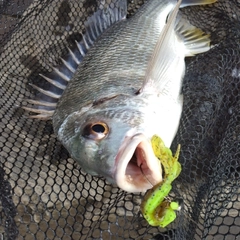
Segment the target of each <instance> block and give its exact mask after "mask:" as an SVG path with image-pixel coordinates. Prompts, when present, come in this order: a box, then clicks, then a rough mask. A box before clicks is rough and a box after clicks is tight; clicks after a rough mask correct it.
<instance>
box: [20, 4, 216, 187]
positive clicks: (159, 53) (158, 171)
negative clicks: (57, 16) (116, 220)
mask: <svg viewBox="0 0 240 240" xmlns="http://www.w3.org/2000/svg"><path fill="white" fill-rule="evenodd" d="M214 2H216V0H195V1H194V0H182V1H176V0H150V1H147V2H146V3H145V4H144V5H143V6H142V7H141V8H140V9H139V10H138V12H137V13H136V14H135V15H134V16H132V17H131V18H129V19H127V18H126V13H127V2H126V1H120V3H119V5H118V7H116V8H114V9H110V8H109V9H108V10H106V9H105V10H99V11H97V13H95V14H94V15H93V16H92V17H91V18H90V19H89V20H88V22H87V30H86V34H85V35H83V39H82V41H81V42H77V43H76V45H77V47H78V49H77V50H76V51H75V52H74V51H72V50H69V55H68V57H67V59H68V60H66V59H65V60H63V65H62V66H60V67H59V68H54V69H53V74H52V75H51V77H45V76H43V77H44V78H45V79H46V80H47V81H48V82H49V83H50V84H51V85H52V89H50V90H44V89H42V88H39V87H37V86H35V88H36V89H37V90H38V91H39V92H41V95H40V97H39V98H38V99H37V100H29V102H30V103H31V104H33V107H31V108H29V107H25V109H26V110H28V111H31V112H34V113H37V115H35V116H32V117H35V118H39V119H49V118H50V119H52V124H53V129H54V132H55V134H56V136H57V138H58V139H59V140H60V142H61V143H62V144H63V146H64V147H65V148H66V149H67V150H68V152H69V153H70V155H71V157H72V158H73V159H74V160H75V161H77V162H78V163H79V164H80V166H81V168H82V169H83V170H84V171H85V172H87V173H89V174H91V175H93V176H103V177H105V178H106V179H107V181H109V182H110V183H113V184H116V185H117V186H118V187H119V188H121V189H123V190H124V191H127V192H146V191H147V190H148V189H151V188H152V186H154V185H156V184H158V183H160V182H162V181H163V170H162V166H161V161H159V159H158V158H157V157H156V156H155V154H154V151H153V149H152V146H151V138H152V136H154V135H157V136H160V137H161V139H162V140H163V142H164V144H165V146H166V147H168V148H169V147H170V146H171V143H172V141H173V139H174V137H175V134H176V132H177V129H178V126H179V121H180V117H181V113H182V105H183V100H184V98H183V95H182V93H181V87H182V81H183V77H184V74H185V60H184V59H185V57H188V56H194V55H196V54H200V53H203V52H206V51H208V50H209V49H210V47H211V45H210V36H209V35H208V34H205V33H204V32H203V31H202V30H200V29H198V28H196V27H194V26H193V25H191V24H190V23H189V22H188V20H186V19H185V18H184V17H183V16H182V15H181V12H180V11H179V8H180V7H185V6H192V5H201V4H211V3H214ZM106 11H108V13H107V14H106ZM102 21H104V23H103V22H102ZM76 56H77V57H76ZM69 59H70V60H71V61H70V60H69ZM69 62H71V64H69ZM74 64H75V65H74ZM69 65H70V66H69ZM72 65H74V68H72V67H71V66H72ZM57 78H58V79H57ZM59 79H60V80H61V81H62V82H61V81H60V80H59ZM63 82H64V83H63ZM59 84H60V86H58V85H59Z"/></svg>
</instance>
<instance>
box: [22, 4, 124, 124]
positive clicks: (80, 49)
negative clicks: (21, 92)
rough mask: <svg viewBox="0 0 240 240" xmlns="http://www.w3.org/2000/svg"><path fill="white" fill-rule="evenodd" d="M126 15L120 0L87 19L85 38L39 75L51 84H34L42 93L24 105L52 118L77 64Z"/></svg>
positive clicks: (40, 117)
mask: <svg viewBox="0 0 240 240" xmlns="http://www.w3.org/2000/svg"><path fill="white" fill-rule="evenodd" d="M126 15H127V1H126V0H118V1H117V2H116V3H115V7H114V8H111V7H107V8H106V9H99V10H98V11H97V12H95V13H94V14H93V15H92V16H91V17H89V18H88V19H87V21H86V22H85V30H86V31H85V34H82V40H81V41H79V42H77V41H76V48H75V49H69V53H68V54H67V55H66V56H65V57H64V58H62V59H61V61H62V64H61V65H59V66H57V67H52V72H50V73H49V74H46V76H44V75H42V74H40V76H41V77H42V78H43V79H44V80H45V81H47V82H48V83H49V85H50V87H49V88H48V89H47V90H46V89H43V88H40V87H38V86H35V85H32V86H33V88H35V89H36V90H37V91H38V92H39V94H38V98H37V100H29V101H28V100H25V101H26V102H27V103H29V104H32V105H31V106H30V107H29V106H25V107H22V108H23V109H25V110H27V111H29V112H32V113H35V114H36V113H38V115H31V116H30V117H31V118H38V119H45V120H47V119H50V118H51V117H52V115H53V113H54V109H55V108H56V106H57V104H56V99H59V98H60V97H61V95H62V93H63V91H64V90H65V88H66V87H67V84H68V81H70V80H71V78H72V76H73V74H74V73H75V71H76V69H77V67H78V65H79V64H80V63H81V62H82V60H83V58H84V56H85V55H86V53H87V51H88V49H89V48H91V47H92V46H93V44H94V42H95V41H96V40H97V39H98V38H99V36H100V35H101V34H102V33H103V32H104V31H105V30H106V29H107V28H109V27H110V26H111V25H112V24H114V23H116V22H118V21H121V20H123V19H125V18H126Z"/></svg>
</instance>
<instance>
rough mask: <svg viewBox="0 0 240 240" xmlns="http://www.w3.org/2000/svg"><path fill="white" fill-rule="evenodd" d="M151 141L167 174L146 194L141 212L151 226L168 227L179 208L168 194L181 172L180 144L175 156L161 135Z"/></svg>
mask: <svg viewBox="0 0 240 240" xmlns="http://www.w3.org/2000/svg"><path fill="white" fill-rule="evenodd" d="M151 143H152V148H153V151H154V153H155V155H156V157H157V158H158V159H159V160H160V161H161V164H162V165H163V167H164V172H165V175H164V179H163V181H162V182H161V183H159V184H157V185H155V186H154V187H153V188H152V189H150V190H148V191H147V193H146V194H145V196H144V198H143V201H142V204H141V212H142V214H143V216H144V218H145V219H146V220H147V222H148V223H149V224H150V225H151V226H160V227H166V226H167V225H168V224H170V223H171V222H173V221H174V220H175V218H176V212H175V211H176V210H178V208H179V204H178V203H177V202H174V201H173V202H171V201H170V200H169V198H168V194H169V192H170V191H171V189H172V185H171V184H172V182H173V181H174V180H175V179H176V178H177V177H178V175H179V174H180V172H181V165H180V163H179V162H178V157H179V153H180V145H178V148H177V152H176V154H175V156H174V157H173V156H172V152H171V150H170V149H169V148H167V147H165V145H164V143H163V141H162V139H161V138H160V137H158V136H156V135H154V136H153V137H152V139H151Z"/></svg>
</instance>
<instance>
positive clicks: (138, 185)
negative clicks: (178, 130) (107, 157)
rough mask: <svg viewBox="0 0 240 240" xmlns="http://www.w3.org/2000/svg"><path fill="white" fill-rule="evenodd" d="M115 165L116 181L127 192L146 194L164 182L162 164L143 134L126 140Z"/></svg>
mask: <svg viewBox="0 0 240 240" xmlns="http://www.w3.org/2000/svg"><path fill="white" fill-rule="evenodd" d="M115 164H116V168H115V172H114V178H115V181H116V183H117V185H118V187H120V188H121V189H123V190H125V191H127V192H145V191H147V190H148V189H150V188H152V187H153V186H154V185H156V184H157V183H159V182H161V181H162V167H161V162H160V161H159V159H158V158H157V157H156V156H155V154H154V152H153V149H152V145H151V142H150V141H149V140H148V139H147V138H146V137H145V136H144V135H143V134H136V135H134V136H133V137H131V138H126V139H125V140H124V142H123V144H122V146H121V147H120V149H119V151H118V154H117V157H116V162H115Z"/></svg>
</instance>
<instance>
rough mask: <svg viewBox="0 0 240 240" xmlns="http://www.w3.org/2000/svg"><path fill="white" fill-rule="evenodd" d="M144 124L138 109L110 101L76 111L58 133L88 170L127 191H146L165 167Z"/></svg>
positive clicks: (64, 122) (157, 179)
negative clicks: (156, 153)
mask: <svg viewBox="0 0 240 240" xmlns="http://www.w3.org/2000/svg"><path fill="white" fill-rule="evenodd" d="M115 100H116V99H115ZM103 105H104V106H103ZM130 105H131V104H130ZM144 126H145V122H144V117H143V113H142V112H141V111H139V109H136V108H135V109H134V108H131V106H129V103H126V104H125V103H124V104H120V103H119V102H118V104H113V100H111V101H106V102H105V103H104V104H101V106H88V107H85V108H84V109H83V108H82V109H81V110H79V111H75V112H73V113H72V114H70V115H69V116H68V117H67V118H66V119H65V120H64V121H63V123H62V124H61V126H60V127H59V130H58V133H57V135H58V138H59V140H60V141H61V142H62V144H63V145H64V146H65V148H66V149H67V150H68V152H69V153H70V155H71V157H72V158H73V159H75V160H76V161H77V162H78V163H79V164H80V166H81V167H82V168H83V170H84V171H85V172H87V173H89V174H91V175H98V176H103V177H105V178H106V179H107V180H108V181H109V182H111V183H115V184H117V186H118V187H120V188H121V189H123V190H125V191H128V192H145V191H146V190H148V189H150V188H152V187H153V185H155V184H157V183H159V182H161V181H162V168H161V163H160V161H159V159H158V158H157V157H156V156H155V154H154V152H153V149H152V145H151V141H150V139H151V137H152V135H151V136H150V135H149V133H148V132H147V130H146V128H145V127H144Z"/></svg>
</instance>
